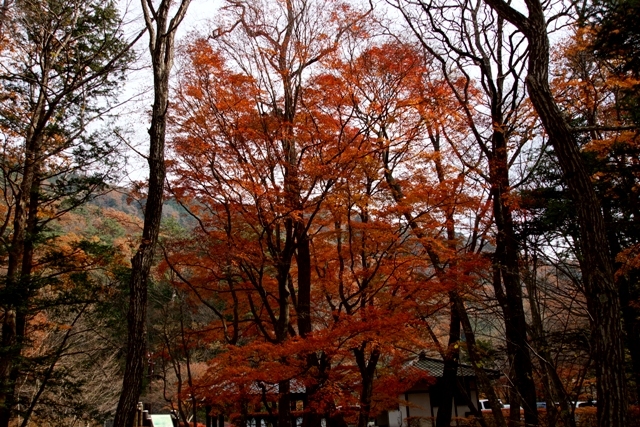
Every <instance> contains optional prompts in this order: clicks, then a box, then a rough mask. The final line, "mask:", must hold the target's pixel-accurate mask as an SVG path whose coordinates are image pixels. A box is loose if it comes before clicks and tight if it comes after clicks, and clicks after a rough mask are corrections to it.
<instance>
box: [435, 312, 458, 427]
mask: <svg viewBox="0 0 640 427" xmlns="http://www.w3.org/2000/svg"><path fill="white" fill-rule="evenodd" d="M450 305H451V323H450V324H449V344H448V346H447V351H446V352H445V354H444V368H443V371H444V372H443V374H442V384H443V390H442V400H441V403H440V407H439V408H438V416H437V417H436V427H448V426H449V425H451V412H452V411H451V409H452V405H453V397H454V393H455V390H456V389H457V382H458V362H459V359H460V316H459V313H458V310H456V309H455V307H454V302H453V301H451V302H450Z"/></svg>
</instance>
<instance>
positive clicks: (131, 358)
mask: <svg viewBox="0 0 640 427" xmlns="http://www.w3.org/2000/svg"><path fill="white" fill-rule="evenodd" d="M141 1H142V10H143V13H144V20H145V25H146V28H147V32H148V35H149V53H150V54H151V66H152V69H153V93H154V99H153V107H152V110H151V126H150V128H149V156H148V158H147V161H148V163H149V180H148V183H149V186H148V192H147V200H146V203H145V208H144V226H143V230H142V237H141V240H140V245H139V246H138V250H137V252H136V254H135V255H134V256H133V258H132V260H131V279H130V283H129V292H130V297H129V311H128V314H127V322H128V337H127V361H126V366H125V371H124V380H123V382H122V394H121V396H120V400H119V402H118V408H117V410H116V416H115V420H114V426H115V427H127V426H131V425H133V418H134V415H135V410H136V405H137V404H138V399H139V397H140V393H141V391H142V378H143V374H144V360H145V348H146V345H145V343H146V341H145V339H146V338H145V321H146V312H147V280H148V277H149V271H150V270H151V264H152V262H153V256H154V249H155V246H156V242H157V240H158V234H159V231H160V220H161V219H162V202H163V196H164V183H165V182H164V181H165V175H166V169H165V164H164V161H165V160H164V145H165V136H166V126H167V112H168V109H169V77H170V73H171V69H172V67H173V60H174V53H175V36H176V31H177V29H178V26H179V25H180V23H181V22H182V20H183V19H184V17H185V14H186V12H187V8H188V7H189V4H190V3H191V0H181V1H180V2H179V4H178V7H177V10H176V11H175V14H174V15H173V17H171V16H170V13H171V9H172V6H173V3H174V2H173V1H171V0H162V1H161V2H160V3H159V4H158V5H157V6H156V5H154V3H153V1H152V0H141Z"/></svg>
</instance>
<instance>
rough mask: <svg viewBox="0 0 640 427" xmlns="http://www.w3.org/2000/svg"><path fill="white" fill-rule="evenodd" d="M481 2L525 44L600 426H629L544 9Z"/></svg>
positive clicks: (611, 298)
mask: <svg viewBox="0 0 640 427" xmlns="http://www.w3.org/2000/svg"><path fill="white" fill-rule="evenodd" d="M485 1H486V3H487V4H488V5H490V6H491V7H492V8H494V10H496V12H497V13H498V14H499V15H500V16H501V17H503V18H504V19H505V20H507V21H509V22H511V23H512V24H513V25H515V26H516V27H517V28H518V29H519V30H520V31H522V33H523V34H524V35H525V37H526V38H527V40H528V42H529V61H528V75H527V79H526V84H527V88H528V91H529V96H530V99H531V102H532V104H533V106H534V108H535V109H536V111H537V113H538V115H539V116H540V119H541V121H542V123H543V125H544V127H545V130H546V131H547V134H548V135H549V140H550V142H551V144H552V145H553V148H554V151H555V153H556V155H557V157H558V163H559V164H560V167H561V168H562V172H563V175H564V179H565V181H566V183H567V185H568V187H569V192H570V194H571V197H572V199H573V203H574V207H575V210H576V214H577V221H578V225H579V229H580V249H581V256H582V258H583V259H582V263H581V264H582V265H583V270H582V274H583V280H584V283H585V289H586V297H587V305H588V309H589V312H590V314H591V319H592V320H591V331H592V338H593V342H594V349H593V356H594V360H595V362H596V377H597V383H598V384H597V392H598V401H597V408H598V426H600V427H605V426H611V427H622V426H624V425H626V421H627V402H626V380H625V375H624V349H623V333H622V323H621V314H620V299H619V295H618V289H617V288H616V285H615V281H614V277H613V266H612V260H611V255H610V253H609V250H608V242H607V235H606V229H605V222H604V219H603V214H602V211H601V209H600V203H599V200H598V197H597V195H596V192H595V190H594V187H593V184H592V183H591V180H590V176H589V174H588V172H587V170H586V168H585V165H584V163H583V161H582V158H581V155H580V150H579V148H578V144H577V141H576V139H575V137H574V135H573V133H572V129H571V127H570V126H569V124H568V123H567V122H566V121H565V119H564V117H563V116H562V112H561V111H560V109H559V108H558V106H557V104H556V103H555V100H554V98H553V94H552V93H551V89H550V87H549V38H548V35H547V22H546V18H545V16H544V10H543V6H542V4H541V3H540V2H539V1H538V0H526V5H527V9H528V17H527V16H524V15H523V14H521V13H520V12H518V11H516V10H515V9H513V8H511V7H510V6H509V5H508V4H507V3H505V2H503V1H502V0H485Z"/></svg>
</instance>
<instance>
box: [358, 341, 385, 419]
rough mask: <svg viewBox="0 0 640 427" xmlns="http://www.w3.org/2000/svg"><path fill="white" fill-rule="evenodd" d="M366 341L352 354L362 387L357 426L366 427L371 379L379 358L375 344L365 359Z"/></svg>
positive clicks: (371, 386) (370, 394)
mask: <svg viewBox="0 0 640 427" xmlns="http://www.w3.org/2000/svg"><path fill="white" fill-rule="evenodd" d="M366 346H367V343H366V342H365V343H362V345H361V346H360V347H359V348H354V349H353V354H354V356H355V358H356V363H357V364H358V370H359V371H360V378H361V379H362V389H361V390H360V411H359V413H358V424H357V427H367V423H368V422H369V417H370V415H371V398H372V396H373V379H374V374H375V373H376V367H377V365H378V360H379V359H380V349H379V348H378V347H377V346H376V347H374V348H373V350H371V354H370V355H369V360H366V354H365V349H366Z"/></svg>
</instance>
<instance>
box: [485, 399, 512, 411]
mask: <svg viewBox="0 0 640 427" xmlns="http://www.w3.org/2000/svg"><path fill="white" fill-rule="evenodd" d="M479 402H480V410H481V411H482V412H491V406H489V399H480V400H479ZM498 402H500V409H509V405H505V404H503V403H502V400H500V399H498Z"/></svg>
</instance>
